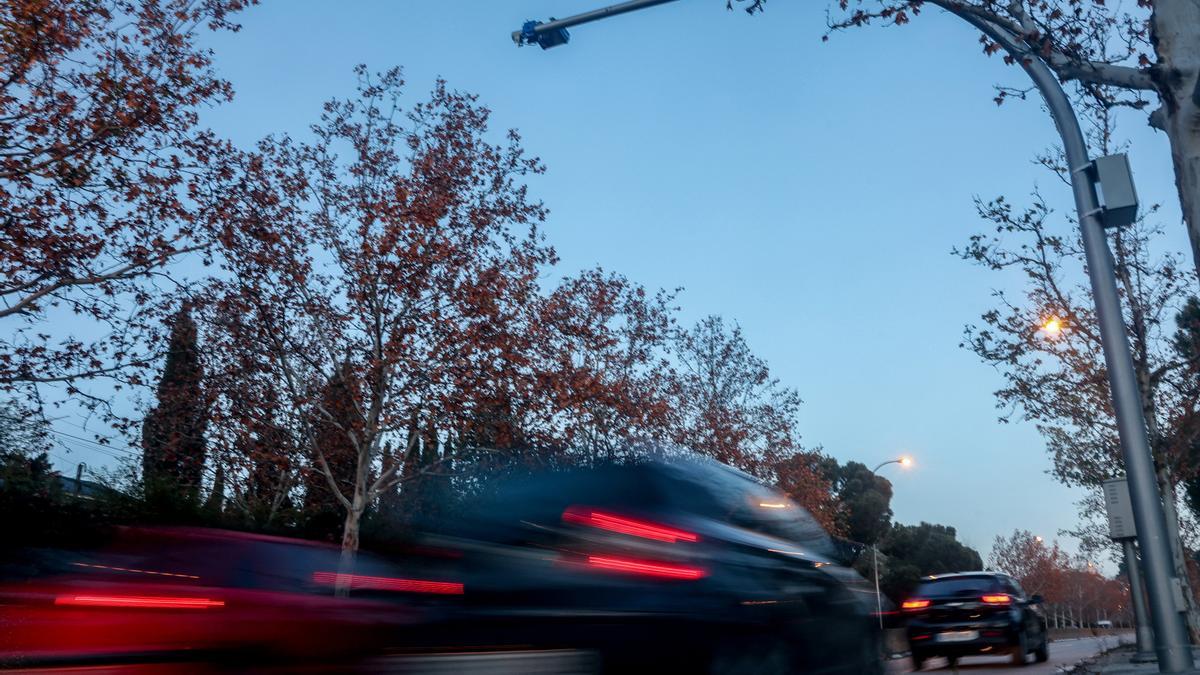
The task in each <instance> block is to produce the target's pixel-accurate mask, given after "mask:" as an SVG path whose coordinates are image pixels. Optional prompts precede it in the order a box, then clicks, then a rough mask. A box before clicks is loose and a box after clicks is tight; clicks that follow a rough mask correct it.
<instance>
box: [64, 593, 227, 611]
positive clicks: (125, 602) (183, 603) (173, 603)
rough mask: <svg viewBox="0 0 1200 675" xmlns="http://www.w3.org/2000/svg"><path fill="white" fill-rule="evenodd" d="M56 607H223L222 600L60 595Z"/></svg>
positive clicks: (154, 596)
mask: <svg viewBox="0 0 1200 675" xmlns="http://www.w3.org/2000/svg"><path fill="white" fill-rule="evenodd" d="M54 604H56V605H69V606H76V607H137V608H144V609H208V608H210V607H224V606H225V601H224V600H210V599H208V598H177V597H169V596H158V595H60V596H58V597H56V598H54Z"/></svg>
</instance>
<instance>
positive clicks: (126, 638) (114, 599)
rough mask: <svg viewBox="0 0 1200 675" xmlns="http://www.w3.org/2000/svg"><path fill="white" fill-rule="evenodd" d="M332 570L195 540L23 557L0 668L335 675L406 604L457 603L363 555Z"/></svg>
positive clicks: (289, 543) (227, 542)
mask: <svg viewBox="0 0 1200 675" xmlns="http://www.w3.org/2000/svg"><path fill="white" fill-rule="evenodd" d="M338 565H339V550H338V549H337V548H336V547H332V546H327V545H324V544H320V543H315V542H307V541H301V540H295V539H286V538H282V537H271V536H264V535H253V534H244V533H239V532H227V531H221V530H206V529H196V528H143V529H130V528H120V529H119V530H118V531H117V532H116V534H115V536H114V538H113V539H112V541H111V542H109V543H108V544H107V545H105V546H102V547H100V548H96V549H92V550H87V551H69V550H50V551H39V552H30V553H27V554H26V555H25V556H24V557H23V559H21V560H18V561H7V564H6V565H4V567H3V570H2V572H3V575H2V578H0V667H22V668H35V667H36V668H54V667H60V668H65V667H68V666H79V665H89V666H95V667H104V666H108V667H110V668H113V667H115V668H116V670H118V671H120V670H123V669H127V668H130V667H134V666H136V665H137V664H142V666H143V667H142V669H145V668H146V667H149V666H152V665H153V666H159V667H166V668H167V669H168V670H171V671H176V670H188V671H189V672H190V671H194V670H195V669H196V668H197V667H198V666H205V665H208V666H214V665H215V666H220V665H221V664H225V665H236V666H237V667H239V668H241V667H245V666H253V665H255V664H264V665H266V664H271V665H273V666H277V665H279V664H286V663H305V664H308V665H311V664H315V663H339V664H342V665H345V664H347V663H353V662H354V659H359V658H363V657H367V656H370V655H371V654H375V653H378V652H379V650H381V649H382V648H384V647H385V646H386V645H387V644H389V643H390V641H392V640H394V638H395V635H396V634H397V633H398V632H399V631H401V630H403V629H404V627H406V626H407V625H410V624H412V623H413V622H414V621H415V620H416V617H415V616H414V614H413V612H412V610H411V609H410V608H409V607H408V605H407V604H406V602H405V600H404V599H405V598H407V597H410V596H412V595H422V594H427V593H456V592H461V586H458V585H456V584H440V583H439V582H437V581H434V580H426V579H408V578H402V577H397V576H396V575H395V574H394V573H393V572H394V570H392V569H391V568H390V566H389V565H388V564H386V563H384V562H382V561H380V560H376V559H373V558H371V557H370V556H367V555H365V554H363V555H360V556H359V558H358V560H357V561H356V564H355V567H354V570H353V574H345V573H342V572H340V571H339V567H338ZM339 574H341V575H342V576H341V577H339ZM339 581H341V582H343V584H342V585H343V586H344V587H346V588H349V589H351V592H350V594H349V597H335V593H334V589H335V586H337V585H338V582H339ZM164 664H166V665H164ZM201 669H202V668H201ZM156 672H157V671H156Z"/></svg>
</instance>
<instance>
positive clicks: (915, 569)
mask: <svg viewBox="0 0 1200 675" xmlns="http://www.w3.org/2000/svg"><path fill="white" fill-rule="evenodd" d="M879 550H880V552H881V553H883V554H885V555H887V556H888V563H887V571H886V572H885V573H884V574H883V576H882V578H881V579H880V587H881V588H882V589H883V591H884V592H885V593H887V595H888V596H889V597H891V598H892V599H893V600H896V599H899V598H902V597H904V596H906V595H908V594H909V593H910V592H911V591H912V589H913V588H914V587H915V586H916V584H917V582H918V581H919V580H920V578H921V577H923V576H926V575H929V574H943V573H946V572H970V571H973V570H981V569H983V558H981V557H980V555H979V552H978V551H976V550H975V549H972V548H969V547H967V546H964V545H963V544H962V543H961V542H959V541H958V538H957V532H955V530H954V528H953V527H948V526H946V525H935V524H932V523H925V522H923V523H921V524H920V525H896V526H895V527H893V528H892V529H891V531H890V532H888V534H887V536H886V537H884V539H883V541H882V542H880V546H879Z"/></svg>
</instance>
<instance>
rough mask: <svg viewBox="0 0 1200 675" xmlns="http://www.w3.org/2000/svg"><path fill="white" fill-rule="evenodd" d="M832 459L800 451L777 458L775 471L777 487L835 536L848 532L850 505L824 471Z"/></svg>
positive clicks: (817, 453) (773, 471)
mask: <svg viewBox="0 0 1200 675" xmlns="http://www.w3.org/2000/svg"><path fill="white" fill-rule="evenodd" d="M829 461H833V460H831V459H830V458H828V457H825V456H824V455H822V454H821V453H820V452H815V451H808V452H797V453H795V454H793V455H792V456H790V457H783V458H780V459H779V460H778V461H776V462H775V464H774V466H773V467H772V473H773V474H774V477H775V486H776V487H778V488H779V489H780V490H783V491H784V492H786V493H787V495H788V496H789V497H791V498H792V499H794V500H796V502H797V503H799V504H800V505H801V506H803V507H804V508H805V510H806V511H808V512H809V513H811V514H812V516H813V518H815V519H816V520H817V522H818V523H820V524H821V527H823V528H824V529H825V531H826V532H828V533H830V534H832V535H835V536H839V535H846V534H847V528H846V524H845V520H844V519H843V518H842V516H843V514H844V513H845V509H846V508H847V507H846V504H845V502H844V501H843V500H842V499H841V498H840V495H839V494H838V493H837V491H836V489H835V487H834V483H833V481H831V480H830V478H829V476H828V475H827V473H826V471H825V466H826V462H829ZM889 513H890V511H889ZM851 539H853V537H851ZM856 541H859V542H861V541H863V540H856Z"/></svg>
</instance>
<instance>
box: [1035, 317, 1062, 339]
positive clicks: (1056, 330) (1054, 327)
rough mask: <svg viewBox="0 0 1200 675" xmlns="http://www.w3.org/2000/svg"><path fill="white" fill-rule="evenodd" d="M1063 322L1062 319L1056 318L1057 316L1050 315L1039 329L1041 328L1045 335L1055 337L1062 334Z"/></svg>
mask: <svg viewBox="0 0 1200 675" xmlns="http://www.w3.org/2000/svg"><path fill="white" fill-rule="evenodd" d="M1063 323H1064V322H1063V320H1062V319H1060V318H1058V317H1057V316H1052V317H1050V318H1048V319H1046V320H1045V321H1043V322H1042V325H1041V328H1040V329H1039V330H1041V332H1042V333H1044V334H1045V335H1046V337H1051V338H1056V337H1058V336H1060V335H1062V332H1063Z"/></svg>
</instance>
